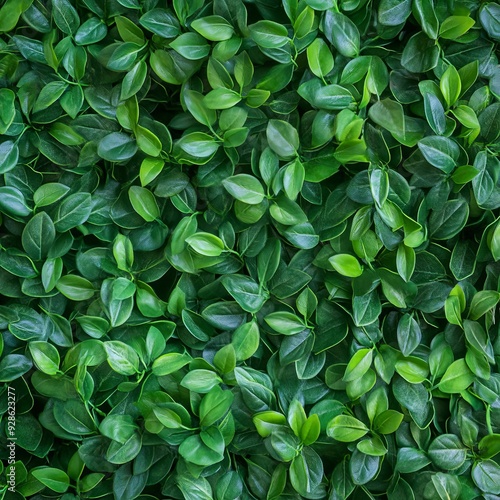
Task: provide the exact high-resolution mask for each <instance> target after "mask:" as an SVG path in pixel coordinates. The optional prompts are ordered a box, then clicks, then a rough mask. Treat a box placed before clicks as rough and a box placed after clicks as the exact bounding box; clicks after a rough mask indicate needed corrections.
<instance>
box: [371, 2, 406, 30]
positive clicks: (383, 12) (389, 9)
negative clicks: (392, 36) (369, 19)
mask: <svg viewBox="0 0 500 500" xmlns="http://www.w3.org/2000/svg"><path fill="white" fill-rule="evenodd" d="M410 13H411V1H410V0H405V1H403V2H399V1H397V0H382V1H381V2H380V4H379V7H378V20H379V22H380V24H383V25H384V26H398V25H400V24H403V23H404V22H405V21H406V19H407V18H408V17H409V15H410Z"/></svg>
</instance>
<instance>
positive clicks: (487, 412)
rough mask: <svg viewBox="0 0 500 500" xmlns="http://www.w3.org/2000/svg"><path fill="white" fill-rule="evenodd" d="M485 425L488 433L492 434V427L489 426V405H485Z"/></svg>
mask: <svg viewBox="0 0 500 500" xmlns="http://www.w3.org/2000/svg"><path fill="white" fill-rule="evenodd" d="M486 427H487V428H488V434H493V427H492V426H491V406H490V405H486Z"/></svg>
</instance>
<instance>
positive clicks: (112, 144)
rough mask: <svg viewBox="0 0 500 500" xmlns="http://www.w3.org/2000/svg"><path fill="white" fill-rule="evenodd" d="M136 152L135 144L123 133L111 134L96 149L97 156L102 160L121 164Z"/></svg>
mask: <svg viewBox="0 0 500 500" xmlns="http://www.w3.org/2000/svg"><path fill="white" fill-rule="evenodd" d="M136 152H137V143H136V141H135V140H134V139H133V138H132V137H131V136H129V135H127V134H125V133H123V132H113V133H111V134H109V135H107V136H106V137H104V138H103V139H102V140H101V141H100V142H99V146H98V148H97V154H98V155H99V156H100V157H101V158H103V159H104V160H108V161H113V162H122V161H126V160H129V159H130V158H132V156H134V155H135V153H136Z"/></svg>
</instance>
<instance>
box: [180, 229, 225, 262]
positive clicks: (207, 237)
mask: <svg viewBox="0 0 500 500" xmlns="http://www.w3.org/2000/svg"><path fill="white" fill-rule="evenodd" d="M186 243H187V244H188V245H189V246H190V247H191V248H193V249H194V250H195V251H196V252H198V253H199V254H201V255H206V256H207V257H218V256H219V255H221V254H222V252H223V251H224V250H225V246H224V242H223V241H222V240H221V239H220V238H219V237H217V236H215V235H214V234H210V233H196V234H193V235H192V236H190V237H189V238H187V239H186Z"/></svg>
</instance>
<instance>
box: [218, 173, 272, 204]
mask: <svg viewBox="0 0 500 500" xmlns="http://www.w3.org/2000/svg"><path fill="white" fill-rule="evenodd" d="M222 184H223V186H224V187H225V188H226V190H227V191H228V193H229V194H230V195H231V196H233V198H236V199H237V200H240V201H243V202H244V203H248V204H249V205H258V204H259V203H261V202H262V200H263V199H264V189H263V188H262V184H261V183H260V182H259V181H258V180H257V179H256V178H255V177H252V176H251V175H248V174H238V175H233V176H232V177H228V178H226V179H224V181H223V182H222Z"/></svg>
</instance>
